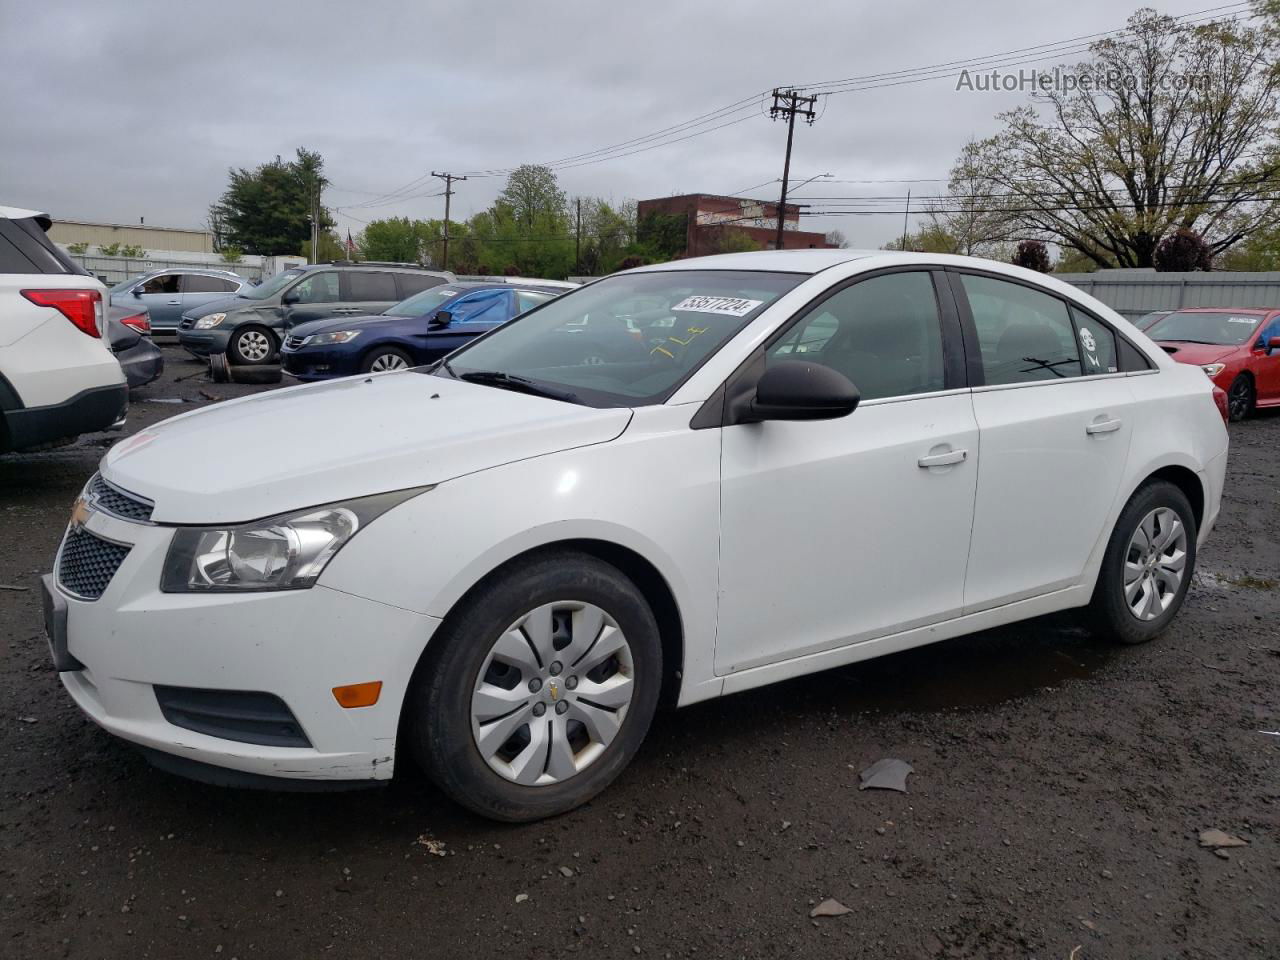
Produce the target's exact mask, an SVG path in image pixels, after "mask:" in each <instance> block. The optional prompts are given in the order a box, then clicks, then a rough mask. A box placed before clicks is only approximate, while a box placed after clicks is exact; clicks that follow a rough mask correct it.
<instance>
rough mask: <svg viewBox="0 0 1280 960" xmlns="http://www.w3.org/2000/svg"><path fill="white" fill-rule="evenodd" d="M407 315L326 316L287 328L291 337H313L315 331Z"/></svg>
mask: <svg viewBox="0 0 1280 960" xmlns="http://www.w3.org/2000/svg"><path fill="white" fill-rule="evenodd" d="M408 319H410V318H409V317H388V316H384V315H383V314H380V313H379V314H367V315H365V316H360V317H347V316H343V317H328V318H327V319H324V320H308V321H307V322H306V323H295V324H294V325H293V326H291V327H290V328H289V336H291V337H313V336H315V335H316V334H317V333H328V332H329V331H331V330H354V329H363V328H365V327H367V326H369V325H371V324H379V323H390V322H392V321H394V320H408Z"/></svg>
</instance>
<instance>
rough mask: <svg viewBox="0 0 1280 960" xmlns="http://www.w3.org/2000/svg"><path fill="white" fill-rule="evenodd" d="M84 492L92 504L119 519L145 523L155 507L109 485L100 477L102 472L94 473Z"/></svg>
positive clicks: (140, 498) (147, 501)
mask: <svg viewBox="0 0 1280 960" xmlns="http://www.w3.org/2000/svg"><path fill="white" fill-rule="evenodd" d="M85 493H86V494H87V495H88V499H90V500H92V501H93V503H94V506H96V507H97V508H98V509H100V510H102V511H104V512H105V513H110V514H112V515H114V516H117V517H119V518H120V519H121V520H134V521H137V522H139V523H146V522H147V521H148V520H150V519H151V511H152V510H154V509H155V505H154V504H152V503H151V502H150V501H149V500H144V499H142V497H139V496H136V495H135V494H132V493H125V492H124V491H123V490H120V489H119V488H117V487H113V486H111V484H109V483H107V481H105V480H103V479H102V474H100V473H95V474H94V475H93V479H92V480H90V481H89V486H88V488H86V490H85Z"/></svg>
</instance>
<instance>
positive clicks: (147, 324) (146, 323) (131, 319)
mask: <svg viewBox="0 0 1280 960" xmlns="http://www.w3.org/2000/svg"><path fill="white" fill-rule="evenodd" d="M120 322H121V323H123V324H124V325H125V326H127V327H133V329H135V330H137V331H138V332H139V333H145V334H150V333H151V319H150V318H149V317H148V316H147V315H146V314H145V313H131V314H130V315H129V316H127V317H121V318H120Z"/></svg>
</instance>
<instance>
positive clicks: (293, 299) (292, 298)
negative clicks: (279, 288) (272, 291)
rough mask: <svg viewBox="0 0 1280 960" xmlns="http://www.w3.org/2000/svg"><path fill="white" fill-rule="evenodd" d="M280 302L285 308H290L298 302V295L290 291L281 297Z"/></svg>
mask: <svg viewBox="0 0 1280 960" xmlns="http://www.w3.org/2000/svg"><path fill="white" fill-rule="evenodd" d="M280 302H281V303H282V304H284V305H285V306H286V307H288V306H292V305H293V304H295V303H297V302H298V295H297V293H295V292H294V291H292V290H290V291H289V292H288V293H286V294H283V295H281V297H280Z"/></svg>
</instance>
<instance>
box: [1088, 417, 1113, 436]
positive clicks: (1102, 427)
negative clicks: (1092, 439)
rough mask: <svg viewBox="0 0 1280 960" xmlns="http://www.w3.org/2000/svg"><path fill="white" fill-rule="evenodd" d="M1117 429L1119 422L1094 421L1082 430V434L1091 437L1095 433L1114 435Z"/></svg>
mask: <svg viewBox="0 0 1280 960" xmlns="http://www.w3.org/2000/svg"><path fill="white" fill-rule="evenodd" d="M1119 429H1120V421H1119V420H1115V419H1112V420H1095V421H1093V423H1091V424H1089V425H1088V426H1087V427H1085V428H1084V432H1085V433H1087V434H1090V435H1093V434H1095V433H1115V432H1116V431H1117V430H1119Z"/></svg>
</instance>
